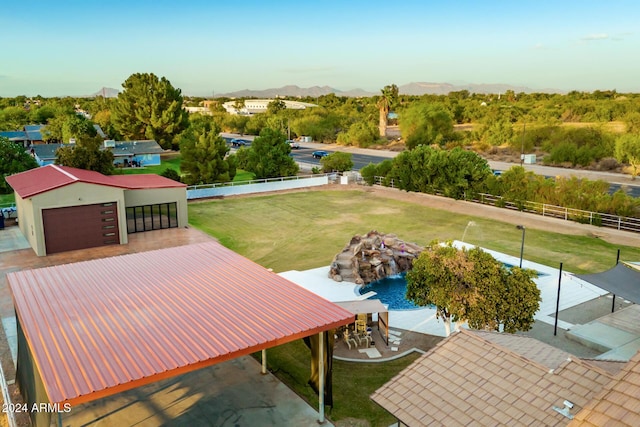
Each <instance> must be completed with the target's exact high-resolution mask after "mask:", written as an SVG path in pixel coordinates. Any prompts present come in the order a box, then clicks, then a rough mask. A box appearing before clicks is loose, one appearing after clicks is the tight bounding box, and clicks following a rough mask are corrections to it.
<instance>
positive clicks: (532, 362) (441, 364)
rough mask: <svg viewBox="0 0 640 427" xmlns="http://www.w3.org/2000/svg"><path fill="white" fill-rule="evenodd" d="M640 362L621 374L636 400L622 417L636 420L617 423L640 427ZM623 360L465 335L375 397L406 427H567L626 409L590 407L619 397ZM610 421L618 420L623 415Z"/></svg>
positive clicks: (505, 337) (523, 340) (528, 341)
mask: <svg viewBox="0 0 640 427" xmlns="http://www.w3.org/2000/svg"><path fill="white" fill-rule="evenodd" d="M639 358H640V356H636V357H635V359H634V360H635V368H633V369H628V368H627V369H626V370H625V371H624V372H625V375H624V376H623V377H622V378H626V379H627V382H628V383H629V384H628V385H629V386H632V390H631V391H632V392H633V393H632V394H633V399H635V400H634V402H635V403H634V404H633V405H627V409H626V412H625V415H624V416H625V417H628V419H629V420H632V421H634V423H631V424H625V423H622V424H619V425H629V426H633V425H636V426H637V425H640V415H639V414H640V405H639V402H640V370H639V369H640V368H638V363H639V362H640V360H639ZM625 363H626V362H613V361H611V362H609V361H602V360H585V359H581V358H578V357H576V356H573V355H571V354H569V353H566V352H564V351H563V350H560V349H557V348H555V347H552V346H550V345H547V344H545V343H542V342H540V341H537V340H535V339H533V338H528V337H524V336H519V335H514V334H499V333H495V332H482V331H469V330H462V331H460V332H457V333H455V334H454V335H451V336H450V337H448V338H447V339H445V340H443V341H441V342H440V343H439V344H438V345H437V346H436V347H434V348H433V349H432V350H430V351H429V352H427V353H426V354H425V355H424V356H422V357H420V358H419V359H417V360H416V361H415V362H414V363H413V364H411V365H410V366H409V367H407V368H406V369H404V370H403V371H402V372H400V373H399V374H398V375H397V376H396V377H394V378H393V379H392V380H390V381H389V382H388V383H386V384H385V385H383V386H382V387H381V388H379V389H378V390H376V391H375V392H374V394H373V395H372V396H371V399H372V400H373V401H374V402H376V403H378V404H379V405H380V406H382V407H383V408H385V409H386V410H387V411H389V412H390V413H391V414H393V415H394V416H395V417H396V418H397V419H398V424H399V425H400V426H425V425H429V426H431V425H434V426H435V425H445V426H467V425H477V426H496V425H508V426H532V425H541V426H542V425H543V426H567V425H568V424H569V423H570V422H571V420H577V419H579V418H577V414H580V417H582V419H584V420H587V421H588V420H589V417H593V418H594V419H595V418H598V417H601V412H605V413H606V412H607V411H614V409H615V410H616V411H617V409H618V408H619V407H620V406H622V405H625V402H624V401H620V400H618V403H617V404H616V407H615V408H614V407H613V406H606V407H605V406H604V405H599V404H593V403H592V402H593V401H594V399H595V400H598V396H610V397H611V398H612V399H614V398H616V396H617V394H618V393H619V392H618V391H616V388H615V386H613V387H612V386H610V384H616V383H617V382H620V378H621V377H620V376H619V373H620V372H621V370H622V368H623V367H624V366H625ZM630 363H633V360H632V362H630ZM603 393H604V394H603ZM627 394H628V393H627ZM629 399H631V397H629ZM585 411H587V412H588V411H590V412H588V413H587V412H585ZM629 413H630V414H629ZM583 414H584V415H583ZM609 416H611V417H612V418H613V419H616V421H619V420H620V419H619V418H618V413H617V412H616V413H615V414H614V413H613V412H609ZM571 425H572V426H573V425H580V424H571ZM586 425H604V424H602V423H594V424H586ZM616 425H618V424H616Z"/></svg>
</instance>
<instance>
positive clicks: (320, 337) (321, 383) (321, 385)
mask: <svg viewBox="0 0 640 427" xmlns="http://www.w3.org/2000/svg"><path fill="white" fill-rule="evenodd" d="M318 342H319V343H318V376H319V377H320V378H319V380H320V381H319V387H318V406H319V408H318V413H319V414H320V415H319V417H318V423H320V424H324V332H320V333H319V334H318Z"/></svg>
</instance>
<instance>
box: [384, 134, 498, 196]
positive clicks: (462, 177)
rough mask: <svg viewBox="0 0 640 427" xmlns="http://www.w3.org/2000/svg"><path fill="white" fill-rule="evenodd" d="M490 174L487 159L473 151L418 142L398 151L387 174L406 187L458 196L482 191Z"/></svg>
mask: <svg viewBox="0 0 640 427" xmlns="http://www.w3.org/2000/svg"><path fill="white" fill-rule="evenodd" d="M491 174H492V172H491V168H490V167H489V164H488V163H487V161H486V160H485V159H483V158H482V157H480V156H479V155H477V154H476V153H473V152H471V151H466V150H463V149H461V148H458V147H456V148H454V149H453V150H443V149H440V148H432V147H430V146H426V145H422V146H418V147H416V148H415V149H413V150H411V151H405V152H402V153H400V154H399V155H398V156H397V157H396V158H395V159H394V160H393V167H392V168H391V170H390V171H389V174H388V178H389V179H393V180H394V182H395V184H396V185H397V186H398V187H399V188H401V189H403V190H406V191H418V192H421V193H431V194H434V193H441V194H443V195H445V196H447V197H452V198H455V199H460V198H463V197H465V196H470V195H473V194H475V193H480V192H482V191H484V189H485V181H486V179H487V177H488V176H490V175H491Z"/></svg>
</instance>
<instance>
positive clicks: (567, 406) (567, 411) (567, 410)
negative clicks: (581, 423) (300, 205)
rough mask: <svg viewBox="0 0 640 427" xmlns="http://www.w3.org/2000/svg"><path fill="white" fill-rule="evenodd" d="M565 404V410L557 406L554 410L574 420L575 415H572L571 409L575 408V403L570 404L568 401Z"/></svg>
mask: <svg viewBox="0 0 640 427" xmlns="http://www.w3.org/2000/svg"><path fill="white" fill-rule="evenodd" d="M563 403H564V408H562V409H560V408H558V407H557V406H554V407H553V410H554V411H556V412H557V413H559V414H561V415H563V416H565V417H567V418H569V419H570V420H572V419H573V415H572V414H571V409H572V408H573V403H571V402H569V401H568V400H565V401H564V402H563Z"/></svg>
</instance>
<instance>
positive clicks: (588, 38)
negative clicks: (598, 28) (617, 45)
mask: <svg viewBox="0 0 640 427" xmlns="http://www.w3.org/2000/svg"><path fill="white" fill-rule="evenodd" d="M608 38H609V35H608V34H606V33H600V34H589V35H588V36H585V37H582V38H581V39H580V40H582V41H586V42H588V41H593V40H606V39H608Z"/></svg>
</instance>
